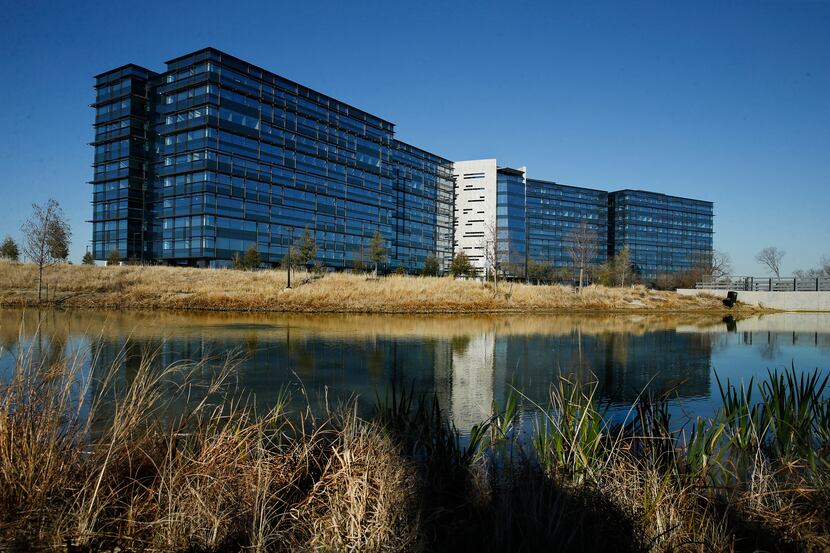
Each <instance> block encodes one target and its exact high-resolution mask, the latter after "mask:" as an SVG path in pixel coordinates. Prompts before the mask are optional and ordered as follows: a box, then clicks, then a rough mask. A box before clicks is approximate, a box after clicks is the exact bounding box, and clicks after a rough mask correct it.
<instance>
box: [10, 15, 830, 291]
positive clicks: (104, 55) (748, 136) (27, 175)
mask: <svg viewBox="0 0 830 553" xmlns="http://www.w3.org/2000/svg"><path fill="white" fill-rule="evenodd" d="M205 46H213V47H215V48H218V49H220V50H223V51H226V52H228V53H230V54H232V55H234V56H237V57H240V58H242V59H244V60H246V61H250V62H252V63H255V64H257V65H260V66H262V67H264V68H266V69H269V70H271V71H273V72H274V73H278V74H280V75H283V76H285V77H287V78H289V79H292V80H295V81H297V82H300V83H302V84H304V85H306V86H309V87H311V88H313V89H315V90H318V91H320V92H323V93H325V94H328V95H330V96H333V97H335V98H337V99H340V100H343V101H345V102H347V103H349V104H351V105H354V106H356V107H359V108H361V109H364V110H366V111H368V112H370V113H373V114H375V115H378V116H380V117H383V118H384V119H387V120H390V121H392V122H393V123H395V124H396V136H397V138H399V139H400V140H403V141H405V142H409V143H412V144H414V145H416V146H419V147H421V148H424V149H427V150H429V151H432V152H435V153H437V154H439V155H442V156H444V157H446V158H449V159H454V160H462V159H480V158H493V157H494V158H497V159H498V161H499V164H500V165H509V166H522V165H524V166H527V168H528V176H529V177H534V178H543V179H548V180H555V181H557V182H562V183H565V184H572V185H577V186H585V187H590V188H601V189H606V190H616V189H621V188H638V189H643V190H653V191H657V192H664V193H667V194H674V195H679V196H686V197H694V198H699V199H705V200H710V201H713V202H715V248H716V249H719V250H722V251H724V252H726V253H728V254H729V255H730V256H731V258H732V266H733V270H734V272H735V274H753V275H765V274H767V273H766V272H765V271H764V270H763V269H762V268H761V267H760V266H759V265H758V264H757V263H756V262H755V260H754V256H755V253H756V252H757V251H758V250H760V249H761V248H763V247H765V246H776V247H778V248H781V249H783V250H785V251H786V252H787V253H786V256H785V257H784V260H783V271H782V274H788V273H790V272H791V271H793V270H795V269H799V268H802V269H804V268H809V267H812V266H815V265H817V264H818V261H819V258H820V257H821V256H822V255H830V216H828V212H830V1H813V2H809V1H799V0H787V1H780V2H759V1H751V2H741V1H730V2H706V1H700V0H697V1H694V2H680V1H675V2H665V1H662V0H660V1H636V0H635V1H626V2H618V1H609V2H599V1H592V2H558V1H539V2H522V1H511V2H504V1H499V2H487V1H478V2H469V3H463V2H451V1H448V0H445V1H438V2H432V1H431V0H426V1H418V2H394V1H392V2H390V1H388V0H386V1H379V2H327V1H322V0H321V1H315V2H297V1H293V2H280V1H273V0H272V1H269V2H261V3H256V2H237V3H229V2H211V1H199V2H177V1H173V0H171V1H167V2H163V3H160V4H157V5H153V3H152V2H144V3H142V4H140V5H139V4H136V3H135V2H132V3H126V2H125V3H121V2H117V1H108V2H100V3H98V2H83V1H76V2H71V3H70V2H34V1H26V0H18V1H10V0H0V82H2V86H0V106H2V109H0V170H1V171H2V173H1V174H2V178H0V236H3V235H6V234H11V235H12V236H13V237H15V238H18V239H19V238H20V237H21V236H20V225H21V224H22V223H23V221H24V220H25V219H26V218H27V217H28V215H29V213H30V211H31V204H32V203H33V202H37V203H42V202H44V201H46V200H47V199H48V198H50V197H54V198H55V199H57V200H58V201H59V202H60V203H61V205H62V206H63V207H64V210H65V211H66V213H67V215H68V216H69V218H70V223H71V225H72V229H73V242H72V250H71V259H72V260H73V261H75V262H78V261H79V260H80V258H81V256H82V255H83V253H84V251H86V247H87V245H88V244H89V243H90V240H91V234H92V228H91V225H90V224H89V223H87V222H86V221H87V220H88V219H90V218H91V215H92V207H91V199H92V191H91V185H89V184H87V181H88V180H90V179H91V177H92V168H91V163H92V157H93V152H92V148H91V147H90V146H89V145H88V143H89V142H90V141H91V140H92V137H93V131H92V123H93V117H94V114H93V110H92V109H91V108H90V107H89V104H90V103H91V102H92V101H93V99H94V90H93V84H94V80H93V75H95V74H97V73H100V72H103V71H106V70H108V69H112V68H114V67H117V66H120V65H123V64H125V63H136V64H138V65H141V66H144V67H147V68H149V69H153V70H158V71H160V70H163V69H164V62H165V61H166V60H169V59H172V58H174V57H178V56H180V55H182V54H185V53H188V52H191V51H193V50H197V49H199V48H203V47H205Z"/></svg>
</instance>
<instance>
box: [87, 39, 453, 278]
mask: <svg viewBox="0 0 830 553" xmlns="http://www.w3.org/2000/svg"><path fill="white" fill-rule="evenodd" d="M95 88H96V101H95V103H94V104H93V107H94V108H95V110H96V116H95V140H94V142H93V145H94V147H95V163H94V177H93V180H92V185H93V189H94V195H93V221H92V223H93V253H94V256H95V258H96V259H99V260H102V259H107V258H108V257H109V256H110V255H114V254H113V253H112V252H117V256H118V257H119V258H120V259H127V258H136V259H141V260H144V261H153V262H163V263H169V264H181V265H198V266H223V265H227V264H229V263H230V261H231V259H232V258H233V256H234V255H235V254H237V253H242V252H244V251H245V250H247V249H248V248H249V247H250V245H251V244H255V245H256V247H257V250H258V251H259V253H260V255H261V256H262V259H263V261H264V262H266V263H268V264H277V263H280V262H281V261H282V260H283V258H284V256H285V255H286V253H287V251H288V248H289V245H290V244H291V243H292V241H294V240H297V239H299V237H300V236H301V234H302V233H303V232H304V229H309V230H310V231H311V232H312V233H313V234H314V238H315V241H316V243H317V247H318V254H317V261H318V262H320V263H322V264H324V265H326V266H327V267H331V268H336V269H340V268H348V267H352V266H353V265H354V264H355V263H358V262H361V261H363V262H367V261H368V248H369V243H370V242H371V240H372V237H373V236H374V235H375V233H376V232H379V233H380V234H381V235H382V236H383V238H384V239H385V241H386V244H387V252H388V255H389V262H388V264H389V266H390V267H392V268H394V267H397V266H403V267H404V268H406V269H407V270H409V271H418V270H420V269H421V268H422V267H423V262H424V259H425V258H426V257H427V256H429V255H436V256H438V257H439V260H440V261H441V263H442V264H443V265H444V266H445V267H446V266H447V265H448V264H449V261H450V257H451V253H452V213H453V206H452V201H453V179H452V162H450V161H449V160H447V159H444V158H441V157H440V156H437V155H435V154H431V153H429V152H426V151H424V150H422V149H419V148H415V147H414V146H410V145H408V144H405V143H403V142H400V141H398V140H396V139H395V137H394V125H393V124H392V123H391V122H389V121H386V120H384V119H382V118H380V117H377V116H374V115H371V114H369V113H367V112H365V111H362V110H359V109H356V108H354V107H352V106H350V105H348V104H345V103H343V102H340V101H338V100H335V99H334V98H330V97H328V96H325V95H323V94H320V93H318V92H315V91H313V90H311V89H309V88H306V87H304V86H302V85H299V84H297V83H295V82H292V81H289V80H287V79H285V78H283V77H280V76H278V75H275V74H273V73H270V72H268V71H265V70H263V69H261V68H259V67H257V66H254V65H252V64H249V63H247V62H244V61H242V60H240V59H237V58H234V57H233V56H229V55H228V54H225V53H222V52H220V51H218V50H215V49H212V48H207V49H204V50H199V51H197V52H194V53H192V54H188V55H186V56H182V57H179V58H175V59H173V60H170V61H168V62H167V70H166V71H164V72H162V73H155V72H153V71H150V70H148V69H144V68H141V67H138V66H135V65H127V66H124V67H120V68H118V69H114V70H112V71H108V72H106V73H102V74H101V75H98V76H97V77H96V85H95Z"/></svg>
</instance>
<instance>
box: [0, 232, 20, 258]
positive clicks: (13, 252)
mask: <svg viewBox="0 0 830 553" xmlns="http://www.w3.org/2000/svg"><path fill="white" fill-rule="evenodd" d="M0 257H2V258H3V259H8V260H9V261H17V260H18V259H20V248H18V246H17V242H15V241H14V239H13V238H12V237H11V236H6V238H5V239H4V240H3V243H2V244H0Z"/></svg>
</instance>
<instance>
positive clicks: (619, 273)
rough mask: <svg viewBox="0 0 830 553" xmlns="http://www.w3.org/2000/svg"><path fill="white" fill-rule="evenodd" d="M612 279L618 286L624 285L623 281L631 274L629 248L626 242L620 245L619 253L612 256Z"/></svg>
mask: <svg viewBox="0 0 830 553" xmlns="http://www.w3.org/2000/svg"><path fill="white" fill-rule="evenodd" d="M612 263H613V265H612V267H613V269H614V280H615V281H616V284H617V285H618V286H620V287H624V286H625V281H626V279H627V278H628V276H629V275H630V274H631V250H630V248H629V247H628V244H626V245H625V246H623V247H622V249H621V250H620V253H618V254H617V255H615V256H614V260H613V262H612Z"/></svg>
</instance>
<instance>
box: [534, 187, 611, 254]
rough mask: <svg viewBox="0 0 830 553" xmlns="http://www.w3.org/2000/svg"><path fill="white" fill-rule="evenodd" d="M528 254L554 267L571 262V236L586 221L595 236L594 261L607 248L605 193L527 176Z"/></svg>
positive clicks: (606, 194)
mask: <svg viewBox="0 0 830 553" xmlns="http://www.w3.org/2000/svg"><path fill="white" fill-rule="evenodd" d="M526 201H527V205H526V212H527V215H526V218H527V247H528V258H529V259H531V260H533V261H536V262H539V263H546V264H550V265H552V266H553V267H554V268H556V269H563V268H569V267H572V266H573V259H572V257H571V253H570V245H571V240H570V237H571V236H572V235H573V233H574V232H575V231H576V230H577V228H578V227H579V226H580V224H581V223H582V222H583V221H585V222H586V223H587V228H588V230H589V231H590V232H592V233H594V235H595V236H596V244H597V254H596V257H595V258H594V260H593V263H594V264H595V265H599V264H601V263H604V262H605V261H606V259H607V251H608V193H607V192H605V191H603V190H593V189H590V188H580V187H577V186H568V185H564V184H559V183H556V182H552V181H545V180H538V179H527V200H526Z"/></svg>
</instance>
